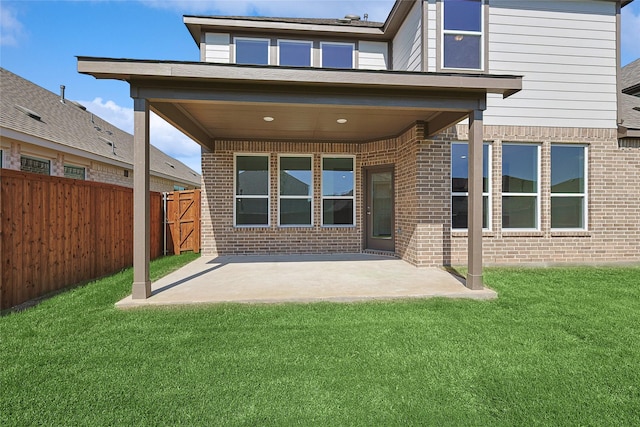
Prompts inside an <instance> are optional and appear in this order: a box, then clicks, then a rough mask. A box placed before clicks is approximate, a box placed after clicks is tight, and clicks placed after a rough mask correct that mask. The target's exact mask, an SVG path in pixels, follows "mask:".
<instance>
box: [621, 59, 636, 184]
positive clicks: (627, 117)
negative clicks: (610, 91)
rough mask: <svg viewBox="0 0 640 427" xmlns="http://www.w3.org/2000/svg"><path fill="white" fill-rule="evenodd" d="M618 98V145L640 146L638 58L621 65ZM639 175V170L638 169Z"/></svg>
mask: <svg viewBox="0 0 640 427" xmlns="http://www.w3.org/2000/svg"><path fill="white" fill-rule="evenodd" d="M620 80H621V86H622V88H623V89H622V93H621V94H620V98H619V99H618V102H619V105H618V109H619V111H620V115H619V122H618V123H619V125H618V133H619V137H620V147H626V148H630V149H633V148H635V149H638V148H640V59H636V60H635V61H634V62H632V63H630V64H627V65H626V66H624V67H622V73H621V79H620ZM638 174H639V175H640V171H638Z"/></svg>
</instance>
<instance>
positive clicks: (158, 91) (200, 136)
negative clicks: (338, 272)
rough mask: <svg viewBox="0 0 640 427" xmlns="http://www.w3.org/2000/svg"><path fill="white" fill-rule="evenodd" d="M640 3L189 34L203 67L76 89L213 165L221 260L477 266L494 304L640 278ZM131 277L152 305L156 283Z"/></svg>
mask: <svg viewBox="0 0 640 427" xmlns="http://www.w3.org/2000/svg"><path fill="white" fill-rule="evenodd" d="M628 3H630V1H622V2H621V1H611V0H553V1H548V0H542V1H526V2H525V1H515V0H467V1H454V0H406V1H400V0H399V1H397V2H396V3H395V4H394V6H393V8H392V10H391V12H390V14H389V17H388V18H387V20H386V21H385V22H384V23H376V22H368V21H366V20H360V19H359V18H358V17H355V16H347V17H345V18H344V19H288V18H263V17H237V16H185V17H184V23H185V25H186V26H187V28H188V29H189V31H190V33H191V35H192V36H193V38H194V41H195V42H196V45H197V46H198V47H199V49H200V58H199V59H200V60H199V62H178V61H149V60H134V59H110V58H92V57H80V58H79V60H78V69H79V72H81V73H86V74H90V75H93V76H94V77H96V78H100V79H120V80H124V81H127V82H128V83H129V84H130V86H131V93H132V97H133V98H134V105H135V115H136V120H137V123H138V124H137V127H136V128H137V129H140V130H141V131H140V132H136V134H135V135H134V138H135V140H136V145H137V147H139V149H140V150H141V149H143V147H144V146H145V145H146V144H147V143H148V135H147V134H146V133H145V132H144V131H143V129H144V124H145V123H147V122H148V115H149V109H151V110H153V111H155V112H156V113H158V114H159V115H160V116H162V117H164V118H165V119H166V120H167V121H169V122H170V123H172V124H173V125H174V126H176V127H177V128H179V129H180V130H182V131H183V132H185V133H186V134H187V135H189V136H190V137H191V138H193V139H194V140H195V141H196V142H198V143H199V144H200V145H201V146H202V147H203V154H202V161H203V224H202V235H203V242H202V245H203V253H204V254H205V255H216V254H220V255H226V254H273V253H284V254H292V253H326V252H361V251H367V250H372V251H385V252H387V253H391V254H395V255H396V256H399V257H401V258H402V259H404V260H406V261H408V262H410V263H412V264H414V265H416V266H439V265H443V264H445V265H446V264H464V263H465V262H466V263H467V265H468V267H469V274H468V276H467V286H468V287H470V288H479V287H481V286H482V265H483V263H485V264H486V263H493V264H504V263H517V264H527V263H537V264H547V263H584V262H616V261H627V262H630V261H633V262H637V261H640V210H639V209H638V203H639V202H640V185H638V173H639V170H638V165H639V164H640V149H638V148H637V147H635V148H627V147H621V146H620V145H619V142H618V121H619V118H618V107H619V105H618V102H617V98H618V94H619V91H620V90H621V89H622V88H619V87H618V77H619V75H618V73H619V63H620V52H619V43H620V40H619V38H620V34H619V28H620V9H621V7H623V6H625V5H626V4H628ZM465 119H468V121H467V122H466V123H465V122H462V121H463V120H465ZM290 177H295V179H296V180H299V181H301V182H304V183H305V184H307V185H306V186H298V185H296V186H289V185H288V181H290ZM142 189H143V188H142ZM138 202H139V203H145V201H144V199H142V198H139V199H138ZM138 221H139V222H137V230H138V232H137V233H134V234H135V236H136V237H135V238H136V239H137V242H138V244H140V245H141V248H142V247H145V245H147V246H148V243H146V242H145V236H144V229H143V227H144V218H142V217H139V218H138ZM134 269H135V271H137V272H138V273H136V274H135V277H134V286H133V291H134V292H133V293H134V298H144V297H146V296H147V295H148V294H149V281H148V265H147V264H145V263H144V262H143V261H142V260H140V261H139V262H138V263H137V264H135V265H134Z"/></svg>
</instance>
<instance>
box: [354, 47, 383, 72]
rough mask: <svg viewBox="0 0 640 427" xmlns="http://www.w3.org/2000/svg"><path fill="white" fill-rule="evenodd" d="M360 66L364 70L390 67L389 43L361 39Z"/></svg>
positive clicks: (359, 48) (359, 49)
mask: <svg viewBox="0 0 640 427" xmlns="http://www.w3.org/2000/svg"><path fill="white" fill-rule="evenodd" d="M358 68H360V69H362V70H387V69H389V53H388V46H387V43H384V42H368V41H361V42H359V43H358Z"/></svg>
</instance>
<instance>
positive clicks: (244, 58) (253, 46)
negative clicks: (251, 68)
mask: <svg viewBox="0 0 640 427" xmlns="http://www.w3.org/2000/svg"><path fill="white" fill-rule="evenodd" d="M270 44H271V42H270V41H269V39H249V38H236V39H235V50H236V64H253V65H269V45H270Z"/></svg>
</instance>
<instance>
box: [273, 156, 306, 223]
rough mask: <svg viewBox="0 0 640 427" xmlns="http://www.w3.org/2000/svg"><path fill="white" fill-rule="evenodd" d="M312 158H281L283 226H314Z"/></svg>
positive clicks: (280, 211)
mask: <svg viewBox="0 0 640 427" xmlns="http://www.w3.org/2000/svg"><path fill="white" fill-rule="evenodd" d="M311 165H312V159H311V156H282V157H280V184H279V193H280V194H279V196H280V201H279V215H280V220H279V221H280V225H282V226H310V225H312V224H313V172H312V170H313V169H312V167H311Z"/></svg>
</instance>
